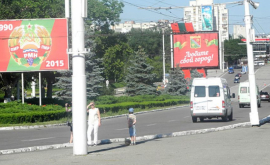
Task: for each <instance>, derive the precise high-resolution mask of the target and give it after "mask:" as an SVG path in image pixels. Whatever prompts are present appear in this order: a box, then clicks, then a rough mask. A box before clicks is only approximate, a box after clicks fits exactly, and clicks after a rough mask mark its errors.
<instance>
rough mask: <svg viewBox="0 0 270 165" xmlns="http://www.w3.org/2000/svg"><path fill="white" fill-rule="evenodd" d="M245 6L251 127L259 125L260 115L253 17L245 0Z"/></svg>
mask: <svg viewBox="0 0 270 165" xmlns="http://www.w3.org/2000/svg"><path fill="white" fill-rule="evenodd" d="M244 5H245V23H246V44H247V57H248V68H249V75H248V76H249V88H250V108H251V112H250V113H249V117H250V123H251V125H259V114H258V108H257V95H256V93H257V87H256V80H255V73H254V61H253V46H252V45H251V44H250V35H251V34H250V33H251V16H250V14H249V4H248V2H247V0H244Z"/></svg>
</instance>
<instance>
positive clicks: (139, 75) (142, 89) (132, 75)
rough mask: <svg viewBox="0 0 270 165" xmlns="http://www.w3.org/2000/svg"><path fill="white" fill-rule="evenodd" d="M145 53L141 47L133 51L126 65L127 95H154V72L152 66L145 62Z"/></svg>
mask: <svg viewBox="0 0 270 165" xmlns="http://www.w3.org/2000/svg"><path fill="white" fill-rule="evenodd" d="M146 59H147V55H146V54H145V52H144V49H143V48H139V49H138V51H136V52H135V55H134V59H133V60H131V65H130V66H129V67H128V73H127V76H126V83H127V88H126V93H127V94H128V95H129V96H136V95H155V94H156V88H155V87H154V85H153V83H154V78H155V76H156V75H155V74H153V73H152V71H153V67H152V66H151V65H149V64H148V63H147V62H146Z"/></svg>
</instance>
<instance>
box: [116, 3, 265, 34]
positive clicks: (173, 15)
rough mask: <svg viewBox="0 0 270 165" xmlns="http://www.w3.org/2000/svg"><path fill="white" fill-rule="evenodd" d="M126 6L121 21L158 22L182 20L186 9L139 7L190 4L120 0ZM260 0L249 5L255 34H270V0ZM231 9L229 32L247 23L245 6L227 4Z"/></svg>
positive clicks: (184, 4) (187, 4)
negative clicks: (255, 5) (235, 26)
mask: <svg viewBox="0 0 270 165" xmlns="http://www.w3.org/2000/svg"><path fill="white" fill-rule="evenodd" d="M120 1H121V2H123V3H124V5H125V7H124V10H123V13H122V14H121V15H120V19H121V22H122V23H123V22H125V21H135V22H136V23H143V22H151V21H153V22H157V21H158V20H161V19H162V20H170V21H174V22H179V23H180V22H182V21H181V19H182V18H184V17H183V14H184V10H183V9H181V8H178V9H170V10H165V9H159V10H153V9H139V7H155V8H158V7H176V6H178V7H181V6H183V7H185V6H189V0H120ZM238 1H243V0H213V2H214V4H218V3H228V2H238ZM253 2H259V3H260V5H259V7H258V8H257V9H254V8H253V7H252V6H251V5H250V6H249V9H250V10H249V11H250V14H251V15H253V28H254V29H255V35H260V34H270V0H253ZM226 8H227V9H228V10H229V33H230V34H232V33H233V25H245V22H244V16H245V7H244V5H238V4H226Z"/></svg>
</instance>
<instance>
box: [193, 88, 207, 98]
mask: <svg viewBox="0 0 270 165" xmlns="http://www.w3.org/2000/svg"><path fill="white" fill-rule="evenodd" d="M194 97H205V86H195V92H194Z"/></svg>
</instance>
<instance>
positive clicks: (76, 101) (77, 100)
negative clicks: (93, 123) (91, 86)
mask: <svg viewBox="0 0 270 165" xmlns="http://www.w3.org/2000/svg"><path fill="white" fill-rule="evenodd" d="M86 4H87V1H86V0H79V1H78V0H71V22H72V68H73V70H72V73H73V74H72V111H73V113H72V121H73V155H86V154H87V143H86V142H87V139H86V128H87V127H86V124H87V123H86V117H87V115H86V76H85V55H84V53H85V48H84V20H83V17H86V16H87V12H86V9H87V6H86Z"/></svg>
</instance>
